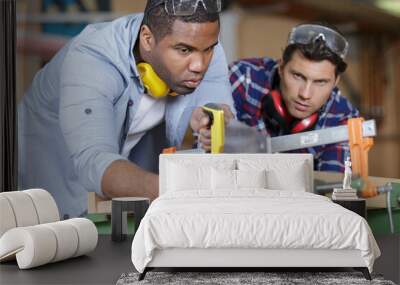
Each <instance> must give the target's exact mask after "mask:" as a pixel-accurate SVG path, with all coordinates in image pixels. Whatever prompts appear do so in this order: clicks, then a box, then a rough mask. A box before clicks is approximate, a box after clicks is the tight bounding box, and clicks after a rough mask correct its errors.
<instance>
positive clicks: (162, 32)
mask: <svg viewBox="0 0 400 285" xmlns="http://www.w3.org/2000/svg"><path fill="white" fill-rule="evenodd" d="M159 2H160V1H159V0H148V1H147V5H146V8H145V10H144V18H143V22H142V25H147V26H148V27H149V28H150V30H151V32H152V33H153V34H154V37H155V38H156V40H157V41H159V40H161V39H163V38H164V37H165V36H166V35H168V34H170V33H171V31H172V25H173V23H174V22H175V20H180V21H182V22H186V23H207V22H215V21H218V22H219V13H209V12H207V11H206V10H205V9H204V7H203V5H198V6H197V10H196V12H195V13H194V14H193V15H191V16H172V15H168V14H167V12H166V11H165V9H164V2H162V3H161V4H158V5H157V3H159Z"/></svg>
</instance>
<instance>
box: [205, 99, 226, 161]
mask: <svg viewBox="0 0 400 285" xmlns="http://www.w3.org/2000/svg"><path fill="white" fill-rule="evenodd" d="M202 108H203V110H204V112H205V113H206V114H207V115H208V116H209V117H210V123H209V126H211V153H221V152H223V151H224V137H225V124H224V110H223V109H222V108H221V107H220V106H218V105H217V104H214V103H208V104H206V105H204V106H203V107H202Z"/></svg>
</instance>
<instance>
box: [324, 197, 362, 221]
mask: <svg viewBox="0 0 400 285" xmlns="http://www.w3.org/2000/svg"><path fill="white" fill-rule="evenodd" d="M332 201H333V202H334V203H336V204H339V205H340V206H342V207H344V208H346V209H349V210H350V211H353V212H354V213H357V214H359V215H360V216H361V217H363V218H364V219H366V218H367V206H366V201H365V199H362V198H358V199H355V200H333V199H332Z"/></svg>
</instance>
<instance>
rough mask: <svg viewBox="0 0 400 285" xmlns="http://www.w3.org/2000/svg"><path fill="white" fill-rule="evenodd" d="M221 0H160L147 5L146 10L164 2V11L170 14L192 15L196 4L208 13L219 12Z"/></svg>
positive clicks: (196, 6)
mask: <svg viewBox="0 0 400 285" xmlns="http://www.w3.org/2000/svg"><path fill="white" fill-rule="evenodd" d="M221 1H222V0H161V1H156V2H155V3H154V5H152V7H148V8H147V10H148V11H149V10H151V9H152V8H154V7H156V6H158V5H161V4H163V3H164V4H165V11H166V12H167V13H168V14H169V15H172V16H191V15H193V14H194V13H195V12H196V10H197V8H198V6H199V5H202V7H203V8H204V10H206V11H207V12H208V13H210V14H211V13H219V12H221V7H222V4H221Z"/></svg>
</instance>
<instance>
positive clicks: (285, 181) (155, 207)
mask: <svg viewBox="0 0 400 285" xmlns="http://www.w3.org/2000/svg"><path fill="white" fill-rule="evenodd" d="M312 169H313V161H312V156H311V155H309V154H261V155H260V154H218V155H211V154H210V155H208V154H202V155H199V154H174V155H171V154H168V155H161V157H160V197H159V198H158V199H156V200H155V201H154V202H153V203H152V205H151V206H150V208H149V210H148V211H147V213H146V215H145V217H144V218H143V220H142V222H141V224H140V226H139V228H138V230H137V232H136V235H135V237H134V240H133V243H132V262H133V264H134V266H135V267H136V269H137V270H138V271H139V272H141V273H142V275H141V278H144V274H145V273H146V271H147V270H149V269H151V268H154V267H169V268H170V267H238V268H243V267H354V268H360V269H361V270H362V271H363V273H364V275H365V276H366V278H370V275H369V272H371V271H372V267H373V263H374V260H375V259H376V258H377V257H378V256H379V255H380V251H379V248H378V246H377V244H376V242H375V239H374V237H373V235H372V233H371V231H370V228H369V226H368V224H367V222H366V221H365V220H364V219H363V218H362V217H360V216H359V215H357V214H355V213H353V212H351V211H349V210H347V209H344V208H342V207H341V206H339V205H337V204H335V203H333V202H332V201H330V200H329V199H328V198H326V197H323V196H319V195H315V194H313V193H310V192H312V190H313V177H312V173H313V171H312Z"/></svg>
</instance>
